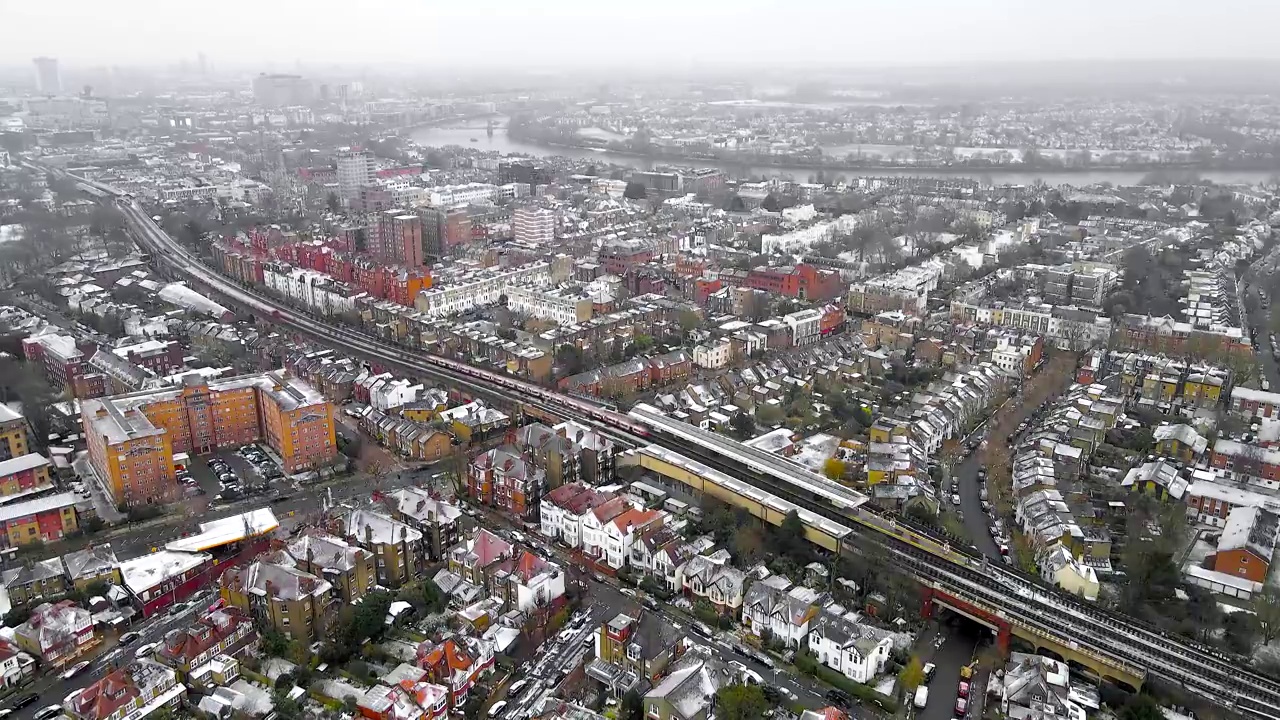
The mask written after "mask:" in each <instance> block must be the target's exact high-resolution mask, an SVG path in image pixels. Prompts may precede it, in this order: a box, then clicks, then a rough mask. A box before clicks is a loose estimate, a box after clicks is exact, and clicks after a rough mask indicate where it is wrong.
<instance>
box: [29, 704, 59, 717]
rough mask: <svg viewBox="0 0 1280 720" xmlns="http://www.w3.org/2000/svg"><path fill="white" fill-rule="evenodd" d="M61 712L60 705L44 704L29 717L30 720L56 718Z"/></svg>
mask: <svg viewBox="0 0 1280 720" xmlns="http://www.w3.org/2000/svg"><path fill="white" fill-rule="evenodd" d="M61 714H62V706H61V705H45V706H44V707H42V708H40V709H39V710H37V711H36V714H35V715H32V716H31V718H32V720H49V719H50V718H56V717H58V716H59V715H61Z"/></svg>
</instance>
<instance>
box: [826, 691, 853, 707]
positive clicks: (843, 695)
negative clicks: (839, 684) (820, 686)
mask: <svg viewBox="0 0 1280 720" xmlns="http://www.w3.org/2000/svg"><path fill="white" fill-rule="evenodd" d="M826 698H827V699H828V700H830V701H831V702H833V703H835V704H836V705H838V706H840V707H846V708H847V707H850V706H851V705H853V698H851V697H849V693H847V692H845V691H843V690H828V691H827V695H826Z"/></svg>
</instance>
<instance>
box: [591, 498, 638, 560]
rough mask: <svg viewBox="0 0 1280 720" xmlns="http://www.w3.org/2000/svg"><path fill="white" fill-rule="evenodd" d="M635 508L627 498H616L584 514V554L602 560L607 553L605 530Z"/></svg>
mask: <svg viewBox="0 0 1280 720" xmlns="http://www.w3.org/2000/svg"><path fill="white" fill-rule="evenodd" d="M633 509H634V508H633V507H632V505H631V502H630V501H629V500H627V499H626V498H625V497H614V498H612V499H610V500H608V501H606V502H604V503H601V504H599V505H597V506H595V507H593V508H591V510H590V511H588V512H585V513H583V514H582V522H581V533H582V546H581V548H582V553H583V554H584V555H586V556H587V557H590V558H594V559H596V560H602V559H603V558H604V556H605V552H606V546H605V543H606V540H605V538H606V530H605V528H606V527H607V526H608V525H609V523H611V522H613V519H614V518H616V517H618V516H619V515H622V514H623V513H626V512H627V511H629V510H633Z"/></svg>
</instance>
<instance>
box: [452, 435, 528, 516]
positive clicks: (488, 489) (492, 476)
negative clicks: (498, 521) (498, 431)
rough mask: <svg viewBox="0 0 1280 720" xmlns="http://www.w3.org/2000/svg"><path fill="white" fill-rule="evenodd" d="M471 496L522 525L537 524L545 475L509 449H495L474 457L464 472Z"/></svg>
mask: <svg viewBox="0 0 1280 720" xmlns="http://www.w3.org/2000/svg"><path fill="white" fill-rule="evenodd" d="M467 486H468V492H469V493H470V495H471V497H473V498H475V499H477V500H479V501H480V502H482V503H484V504H486V505H489V506H491V507H496V508H500V509H502V510H503V511H505V512H507V513H509V514H510V515H512V516H513V517H515V518H516V519H518V520H520V521H521V522H524V523H536V522H538V511H539V509H540V507H541V504H542V496H543V493H544V492H546V486H547V479H546V473H545V472H544V471H543V470H542V469H541V468H539V467H535V466H533V465H532V464H531V463H529V462H526V461H525V459H524V456H523V455H521V454H519V453H517V452H513V449H508V448H495V449H493V450H489V451H487V452H484V453H481V454H480V455H477V456H476V457H475V459H473V460H472V461H471V465H470V466H469V468H468V472H467Z"/></svg>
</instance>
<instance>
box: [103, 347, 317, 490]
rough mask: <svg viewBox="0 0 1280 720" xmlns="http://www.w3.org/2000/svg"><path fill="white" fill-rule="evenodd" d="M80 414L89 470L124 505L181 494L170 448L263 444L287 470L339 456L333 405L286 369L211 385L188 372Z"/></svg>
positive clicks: (201, 450) (197, 450)
mask: <svg viewBox="0 0 1280 720" xmlns="http://www.w3.org/2000/svg"><path fill="white" fill-rule="evenodd" d="M80 416H81V421H82V423H83V425H84V432H85V439H86V442H87V444H88V448H89V460H90V463H91V464H92V465H93V469H94V471H95V472H96V473H98V476H99V477H101V478H102V479H103V480H104V481H105V483H106V485H107V486H108V487H110V488H111V489H112V492H113V493H114V494H115V499H116V501H117V502H120V503H125V504H129V505H134V504H143V503H150V502H171V501H173V500H176V499H177V498H178V495H179V489H178V486H177V483H176V482H175V479H174V468H173V454H174V453H175V452H190V453H192V454H197V455H198V454H202V453H207V452H212V451H214V450H217V449H219V448H227V447H238V446H240V445H245V444H247V443H251V442H259V441H261V442H263V443H265V444H266V445H267V446H268V447H270V448H271V449H273V450H275V452H276V453H278V454H279V455H280V458H281V459H282V460H283V461H284V471H285V472H286V473H297V472H303V471H306V470H310V469H313V468H318V467H323V466H325V465H328V464H329V463H330V462H332V461H333V458H334V457H335V456H336V454H337V443H336V442H335V438H334V424H333V423H334V421H333V406H332V405H330V404H329V402H328V401H327V400H325V399H324V397H323V396H321V395H320V393H319V392H317V391H316V390H315V389H314V388H312V387H311V386H310V385H308V384H307V383H305V382H303V381H302V380H299V379H298V378H295V377H292V376H290V375H289V374H288V372H287V371H284V370H277V371H272V372H268V373H261V374H257V375H243V376H240V377H233V378H226V379H221V380H217V381H215V382H213V383H209V382H207V381H205V380H204V379H203V378H200V377H199V376H196V375H189V376H187V377H186V378H184V383H183V385H182V386H181V387H178V388H166V389H163V390H155V391H146V392H138V393H130V394H128V395H116V396H113V397H107V398H98V399H96V400H86V401H84V402H83V403H82V404H81V413H80Z"/></svg>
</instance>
